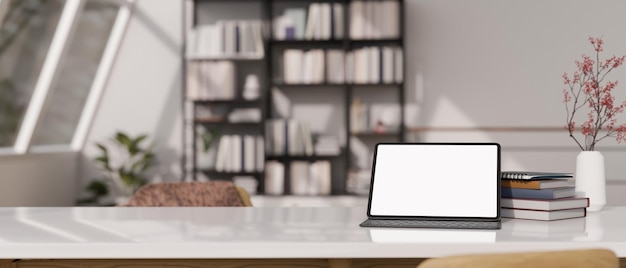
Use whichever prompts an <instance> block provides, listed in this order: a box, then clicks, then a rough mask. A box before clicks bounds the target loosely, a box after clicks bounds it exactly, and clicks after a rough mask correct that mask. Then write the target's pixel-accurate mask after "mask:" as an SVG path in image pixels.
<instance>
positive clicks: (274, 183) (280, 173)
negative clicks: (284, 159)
mask: <svg viewBox="0 0 626 268" xmlns="http://www.w3.org/2000/svg"><path fill="white" fill-rule="evenodd" d="M284 185H285V166H284V165H283V163H280V162H278V161H267V163H266V164H265V184H264V186H265V194H268V195H282V194H283V193H284Z"/></svg>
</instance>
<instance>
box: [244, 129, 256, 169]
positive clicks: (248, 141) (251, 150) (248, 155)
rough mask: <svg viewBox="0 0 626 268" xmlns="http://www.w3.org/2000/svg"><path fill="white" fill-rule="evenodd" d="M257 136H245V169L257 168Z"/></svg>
mask: <svg viewBox="0 0 626 268" xmlns="http://www.w3.org/2000/svg"><path fill="white" fill-rule="evenodd" d="M255 149H256V146H255V138H254V136H252V135H244V136H243V158H242V159H243V171H245V172H254V171H255V170H256V161H255V159H256V155H255Z"/></svg>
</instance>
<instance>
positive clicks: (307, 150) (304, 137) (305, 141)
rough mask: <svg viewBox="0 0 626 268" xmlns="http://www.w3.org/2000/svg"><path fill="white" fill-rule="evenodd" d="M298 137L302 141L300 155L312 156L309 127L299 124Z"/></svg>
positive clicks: (305, 124)
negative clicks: (299, 136)
mask: <svg viewBox="0 0 626 268" xmlns="http://www.w3.org/2000/svg"><path fill="white" fill-rule="evenodd" d="M300 135H301V139H300V140H301V141H302V153H303V154H304V155H308V156H311V155H313V137H312V136H311V126H310V125H309V124H307V123H301V124H300Z"/></svg>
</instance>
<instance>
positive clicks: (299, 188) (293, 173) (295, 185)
mask: <svg viewBox="0 0 626 268" xmlns="http://www.w3.org/2000/svg"><path fill="white" fill-rule="evenodd" d="M289 178H290V182H291V189H290V190H291V194H293V195H306V194H307V192H308V191H307V189H308V188H309V183H308V182H309V162H307V161H292V162H291V166H290V173H289Z"/></svg>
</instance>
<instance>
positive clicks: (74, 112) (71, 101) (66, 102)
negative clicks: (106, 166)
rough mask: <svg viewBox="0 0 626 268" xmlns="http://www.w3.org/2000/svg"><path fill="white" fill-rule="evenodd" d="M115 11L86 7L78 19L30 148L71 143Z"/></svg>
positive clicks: (105, 5) (107, 6) (93, 4)
mask: <svg viewBox="0 0 626 268" xmlns="http://www.w3.org/2000/svg"><path fill="white" fill-rule="evenodd" d="M117 11H118V6H117V5H114V4H112V3H109V2H105V1H88V2H86V3H85V5H84V8H83V11H82V12H81V13H80V15H79V17H78V18H77V19H78V21H77V23H78V24H77V28H76V32H75V33H74V35H73V36H72V39H71V40H70V43H69V44H68V47H67V52H66V54H65V57H64V60H63V61H62V62H61V64H60V65H59V66H58V68H59V74H58V78H57V81H56V83H55V84H54V85H53V86H52V88H51V89H50V93H49V94H48V95H49V96H48V103H47V105H46V106H45V107H44V110H43V112H42V114H41V116H42V118H41V121H40V122H39V126H38V127H37V130H36V132H35V135H34V137H33V145H51V144H70V143H71V142H72V138H73V137H74V133H75V131H76V126H77V125H78V121H79V119H80V116H81V112H82V110H83V107H84V106H85V101H86V100H87V96H88V95H89V90H90V89H91V84H92V83H93V79H94V77H95V75H96V71H97V70H98V66H99V65H100V58H102V53H103V52H104V49H105V46H106V44H107V39H108V38H109V34H110V32H111V29H112V28H113V23H114V22H115V16H116V15H117Z"/></svg>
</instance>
